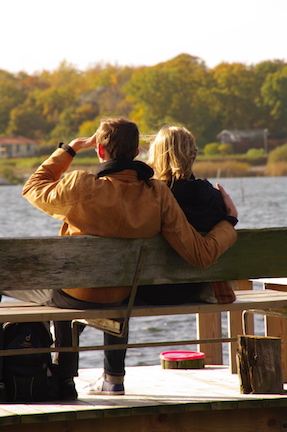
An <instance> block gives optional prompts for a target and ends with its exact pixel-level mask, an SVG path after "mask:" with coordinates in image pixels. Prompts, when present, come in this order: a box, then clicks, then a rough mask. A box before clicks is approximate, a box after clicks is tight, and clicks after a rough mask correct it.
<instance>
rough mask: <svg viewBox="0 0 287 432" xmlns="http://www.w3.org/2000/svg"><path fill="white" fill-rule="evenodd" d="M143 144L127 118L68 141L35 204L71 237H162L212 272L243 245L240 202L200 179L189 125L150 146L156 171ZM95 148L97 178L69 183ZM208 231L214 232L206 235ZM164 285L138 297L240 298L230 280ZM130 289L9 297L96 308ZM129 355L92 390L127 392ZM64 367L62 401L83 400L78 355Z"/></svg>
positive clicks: (39, 176)
mask: <svg viewBox="0 0 287 432" xmlns="http://www.w3.org/2000/svg"><path fill="white" fill-rule="evenodd" d="M138 145H139V131H138V127H137V125H136V124H135V123H133V122H131V121H128V120H125V119H122V118H111V119H105V120H103V121H102V122H101V124H100V126H99V128H98V130H97V131H96V133H95V134H94V135H93V136H92V137H89V138H76V139H75V140H73V141H71V142H70V144H68V145H67V144H63V143H60V145H59V148H58V149H57V150H56V151H55V152H53V154H52V155H51V156H50V157H49V158H48V159H47V160H46V161H45V162H44V163H43V164H42V165H41V166H40V167H39V168H38V169H37V170H36V172H35V173H34V174H32V176H31V177H30V178H29V180H28V181H27V183H26V184H25V186H24V188H23V196H24V197H25V198H27V199H28V200H29V202H30V203H31V204H32V205H33V206H35V207H37V208H38V209H40V210H42V211H44V212H45V213H47V214H49V215H50V216H52V217H55V218H57V219H60V220H62V221H63V225H62V227H61V230H60V233H59V235H61V236H64V235H66V236H67V235H68V236H70V235H84V234H85V235H95V236H103V237H121V238H148V237H153V236H155V235H156V234H158V233H161V234H162V235H163V237H164V238H165V239H166V240H167V241H168V243H169V244H170V245H171V246H172V247H173V248H174V249H175V250H176V251H177V252H178V253H179V255H181V257H182V258H184V259H185V260H186V261H188V262H189V263H190V264H192V265H194V266H196V267H200V268H205V267H208V266H210V265H211V264H212V263H213V262H214V261H215V260H216V259H217V258H218V257H219V256H220V255H221V254H222V253H223V252H225V251H226V250H227V249H228V248H229V247H230V246H232V245H233V244H234V243H235V241H236V238H237V235H236V231H235V229H234V225H235V224H236V223H237V210H236V208H235V206H234V204H233V202H232V200H231V199H230V197H229V196H228V195H227V193H226V192H225V191H224V189H223V188H222V187H221V186H219V185H218V190H217V189H215V188H213V186H212V185H211V184H210V183H209V182H208V181H207V180H203V181H202V180H196V179H195V178H194V176H193V162H194V160H195V157H196V154H197V148H196V145H195V141H194V138H193V136H192V134H191V133H190V132H189V131H187V130H186V129H185V128H176V127H165V128H163V129H162V130H161V131H160V132H159V133H158V135H157V137H156V139H155V141H154V142H153V144H152V146H151V149H150V164H151V166H152V167H153V169H152V168H151V167H150V166H149V165H147V164H145V163H143V162H140V161H137V160H135V161H134V158H135V157H136V156H137V155H138ZM90 147H95V148H96V151H97V153H98V157H99V161H100V164H99V165H98V166H97V169H96V172H95V174H91V173H88V172H85V171H72V172H69V173H67V174H66V175H65V176H63V177H62V174H63V173H65V171H67V169H68V168H69V166H70V164H71V162H72V160H73V157H74V156H75V155H76V154H77V152H78V151H79V150H81V149H87V148H90ZM177 201H178V202H177ZM185 215H186V216H185ZM198 231H204V232H206V231H208V232H207V234H206V235H204V236H203V235H201V234H200V233H199V232H198ZM108 259H109V257H107V260H108ZM74 271H75V272H76V271H77V269H75V270H74ZM157 288H158V289H155V288H153V289H152V290H150V289H149V287H147V286H141V287H139V290H138V295H137V301H138V302H146V303H150V304H157V303H158V302H160V303H162V304H164V303H167V304H173V303H175V304H178V303H184V302H188V301H189V300H190V299H192V298H194V295H195V293H196V296H199V298H200V299H201V300H202V301H204V300H205V301H209V302H219V303H223V302H232V301H234V299H235V297H234V293H233V291H232V289H231V287H230V285H229V284H228V283H227V284H225V283H222V285H221V286H219V285H218V283H215V284H213V285H211V284H183V285H182V286H179V287H178V286H177V287H176V289H175V288H174V287H173V286H168V285H164V286H159V287H157ZM130 289H131V288H130V287H128V286H123V287H120V288H119V287H117V288H113V287H108V288H75V289H74V288H72V289H68V290H59V291H57V290H53V289H51V290H29V291H28V290H27V291H12V292H11V291H10V292H2V293H3V294H6V295H8V296H12V297H15V298H17V299H19V300H24V301H32V302H35V303H39V304H46V305H52V306H56V307H59V308H72V309H96V308H102V307H106V306H107V305H109V306H110V305H116V306H118V305H120V304H122V303H124V302H125V301H126V299H127V298H128V296H129V293H130ZM54 325H55V344H56V346H71V327H70V322H64V321H61V322H55V323H54ZM127 339H128V336H124V337H120V338H118V337H116V336H113V335H111V334H108V333H104V343H105V344H106V345H112V344H119V343H123V344H125V343H127ZM125 354H126V351H125V350H124V349H123V350H111V351H108V350H107V351H105V352H104V373H103V375H102V377H100V378H99V379H98V380H96V381H95V382H93V383H91V384H89V385H88V387H87V388H86V391H87V394H91V395H95V394H111V395H121V394H124V375H125ZM55 362H56V363H57V364H58V366H57V368H58V374H59V377H60V387H61V388H60V398H61V399H63V400H72V399H76V398H77V391H76V388H75V384H74V380H73V377H74V376H77V373H78V353H63V352H60V353H58V355H57V358H56V359H55ZM0 381H1V379H0Z"/></svg>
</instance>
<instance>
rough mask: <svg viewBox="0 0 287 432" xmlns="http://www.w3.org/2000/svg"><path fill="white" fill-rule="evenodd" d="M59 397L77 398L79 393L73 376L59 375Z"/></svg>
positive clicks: (62, 398)
mask: <svg viewBox="0 0 287 432" xmlns="http://www.w3.org/2000/svg"><path fill="white" fill-rule="evenodd" d="M59 393H60V394H59V399H60V400H76V399H77V398H78V393H77V390H76V386H75V383H74V378H73V377H59Z"/></svg>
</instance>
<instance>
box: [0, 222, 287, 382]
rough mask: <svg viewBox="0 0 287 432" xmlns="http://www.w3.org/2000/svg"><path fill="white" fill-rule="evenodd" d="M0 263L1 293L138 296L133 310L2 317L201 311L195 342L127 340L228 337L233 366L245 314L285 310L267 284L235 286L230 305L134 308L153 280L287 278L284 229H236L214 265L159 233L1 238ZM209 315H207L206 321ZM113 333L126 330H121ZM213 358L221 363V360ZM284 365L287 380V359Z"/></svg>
mask: <svg viewBox="0 0 287 432" xmlns="http://www.w3.org/2000/svg"><path fill="white" fill-rule="evenodd" d="M0 263H1V264H0V278H1V289H2V290H11V291H13V290H14V289H18V290H19V289H24V290H27V289H34V288H37V289H49V288H53V289H61V288H77V287H86V288H89V287H104V286H126V285H130V286H133V295H132V296H131V299H130V303H129V305H128V307H123V306H122V307H118V308H107V309H97V310H71V309H58V308H53V307H48V306H39V305H36V304H33V303H23V302H22V303H19V302H9V303H2V304H1V306H0V322H7V321H11V322H25V321H49V320H69V321H70V320H83V319H84V320H106V319H113V318H124V319H125V325H127V324H128V320H129V317H130V316H132V317H139V316H158V315H176V314H197V316H199V317H200V327H199V331H198V339H195V340H188V341H172V342H171V341H161V342H147V343H140V344H128V345H127V347H128V348H130V347H143V346H164V345H169V346H172V345H174V346H176V345H187V344H199V345H200V347H201V346H202V345H201V344H204V347H205V348H204V351H205V352H206V351H208V349H210V347H214V346H217V347H218V346H220V347H221V343H222V342H231V360H230V364H231V368H232V370H233V371H235V366H234V365H235V361H234V358H235V351H236V346H237V344H236V340H237V335H239V334H242V333H243V330H242V323H241V313H242V311H243V310H257V309H260V310H261V311H264V312H265V313H267V314H268V311H269V310H271V309H272V310H273V309H282V308H286V307H287V293H286V292H283V291H274V290H269V289H268V290H250V289H247V290H246V289H241V290H238V291H236V296H237V300H236V301H235V302H234V303H231V304H206V303H197V304H185V305H179V306H144V307H143V306H134V305H133V296H134V295H135V292H136V288H137V285H138V284H140V285H145V284H153V285H155V289H156V285H158V284H162V283H185V282H199V281H220V280H237V281H239V286H241V287H244V288H246V286H244V285H242V283H243V282H241V281H248V280H250V279H257V278H270V277H272V278H274V277H276V278H277V277H278V278H279V277H280V278H281V277H286V275H287V265H286V263H287V228H278V229H277V228H274V229H260V230H239V231H238V242H237V243H236V244H235V245H234V246H233V247H232V248H231V249H230V250H229V251H227V252H226V253H225V254H223V255H222V256H221V257H220V258H219V259H218V260H217V261H216V262H215V263H214V264H213V265H212V266H211V267H209V268H208V269H204V270H202V269H198V268H195V267H193V266H191V265H190V264H188V263H187V262H185V261H184V260H183V259H182V258H181V257H180V256H179V255H178V254H177V253H176V252H175V251H174V250H173V249H172V248H171V247H170V246H169V245H168V244H167V242H166V241H165V240H164V239H163V238H162V236H161V235H158V236H156V237H153V238H150V239H118V238H102V237H94V236H74V237H42V238H38V237H37V238H1V239H0ZM245 285H246V284H245ZM247 288H250V282H247ZM221 312H227V313H228V317H229V334H228V337H225V338H222V337H221V334H220V332H221V325H220V317H221ZM204 317H207V319H206V320H204ZM211 319H212V321H210V320H211ZM211 322H212V325H210V323H211ZM109 323H110V322H109V321H108V324H109ZM89 324H90V322H89ZM105 325H106V322H104V326H105ZM95 326H97V327H99V328H100V327H101V323H100V322H99V321H97V322H96V324H95ZM104 328H106V327H104ZM251 328H252V327H251ZM114 330H115V331H116V332H120V331H122V330H123V331H124V329H117V328H116V329H114ZM114 330H112V331H114ZM219 343H220V345H219ZM110 348H111V347H105V346H96V347H95V346H93V347H78V346H76V344H75V343H74V346H73V347H61V348H54V347H52V348H51V349H47V351H48V350H50V351H83V350H91V349H110ZM114 348H117V347H114ZM0 354H1V355H10V354H11V352H7V351H6V352H3V351H2V352H0ZM211 357H212V355H211ZM207 362H208V359H207ZM208 363H210V362H208ZM211 363H212V362H211ZM214 363H218V360H215V362H214ZM285 363H286V364H285V365H284V370H285V373H286V377H287V361H286V362H285Z"/></svg>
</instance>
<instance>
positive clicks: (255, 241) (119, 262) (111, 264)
mask: <svg viewBox="0 0 287 432" xmlns="http://www.w3.org/2000/svg"><path fill="white" fill-rule="evenodd" d="M142 245H146V247H147V257H146V260H145V265H144V268H143V271H142V274H141V278H140V284H162V283H178V282H179V283H182V282H197V281H207V280H238V279H255V278H259V277H284V276H286V274H287V268H286V262H287V228H280V229H276V228H274V229H272V228H271V229H260V230H240V231H238V241H237V243H236V244H235V245H234V246H232V247H231V249H230V250H228V251H227V252H225V253H224V254H223V255H222V256H221V257H220V258H219V259H218V260H217V261H216V262H215V263H214V264H213V265H212V266H211V267H209V268H208V269H204V270H202V269H198V268H195V267H193V266H192V265H190V264H188V263H187V262H186V261H184V260H183V259H182V258H181V257H180V256H179V255H178V254H177V253H176V252H175V251H174V250H173V249H172V248H171V247H170V246H169V245H168V244H167V242H166V241H165V240H164V239H163V237H162V236H161V235H158V236H155V237H153V238H149V239H118V238H103V237H95V236H71V237H70V236H67V237H46V238H18V239H16V238H13V239H9V238H2V239H0V263H1V264H0V274H1V289H2V290H5V289H30V288H33V287H35V286H37V285H39V284H40V286H41V287H42V288H56V289H58V288H78V287H79V286H81V287H83V288H84V287H86V288H88V287H97V286H126V285H131V284H132V275H133V273H134V268H135V266H136V262H137V259H138V254H139V251H140V248H141V246H142Z"/></svg>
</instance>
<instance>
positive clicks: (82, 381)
mask: <svg viewBox="0 0 287 432" xmlns="http://www.w3.org/2000/svg"><path fill="white" fill-rule="evenodd" d="M101 373H102V370H100V369H80V371H79V377H77V378H76V379H75V381H76V386H77V390H78V393H79V399H78V400H77V401H72V402H64V401H61V402H55V403H50V402H48V403H44V402H43V403H39V404H38V403H35V404H8V403H7V404H2V405H1V406H0V428H1V427H4V430H5V432H6V430H7V432H10V431H11V432H12V431H13V432H14V430H15V431H16V430H17V432H18V431H21V430H23V431H25V432H26V430H27V431H28V430H30V429H26V428H31V430H32V431H34V430H35V431H36V430H39V429H34V427H35V428H37V427H38V428H41V431H42V432H44V431H50V430H51V431H53V432H56V431H60V430H61V431H62V430H68V429H65V428H64V429H63V425H64V424H65V425H66V428H68V425H76V424H78V423H77V422H79V426H77V427H78V428H76V426H75V429H71V430H73V431H74V430H75V431H76V430H77V431H78V430H79V431H81V432H83V431H85V430H89V429H88V426H87V429H85V428H84V425H85V424H87V425H88V424H89V425H90V426H91V424H92V425H97V427H99V429H97V430H99V431H102V430H105V429H104V424H106V425H107V424H109V422H111V423H110V424H114V423H113V421H114V420H116V419H117V418H118V417H120V418H121V419H123V420H121V422H122V424H123V425H124V424H126V425H128V426H130V428H131V429H128V430H133V429H132V427H133V425H134V424H135V423H134V422H135V419H136V420H138V421H141V422H143V423H146V422H148V420H147V419H152V418H153V419H154V421H155V420H156V419H157V421H158V419H159V418H161V419H165V418H166V417H159V416H167V418H168V419H169V420H170V421H175V418H177V417H176V416H177V415H179V416H180V419H182V420H181V421H184V418H185V416H190V415H192V416H193V417H192V418H194V419H196V418H197V417H198V418H201V417H200V416H201V415H203V414H204V413H205V412H208V413H209V414H208V417H209V418H213V417H212V416H214V415H215V416H219V418H220V419H221V418H222V419H221V420H220V421H222V422H224V417H222V412H223V413H227V412H230V416H234V413H236V414H237V417H238V416H239V418H240V415H241V414H242V415H243V414H244V415H247V416H248V415H249V414H248V413H249V411H250V410H251V411H252V412H254V413H257V412H258V415H259V412H261V418H262V419H261V420H260V422H262V421H263V420H264V421H266V418H267V417H268V416H269V415H271V414H270V413H272V415H275V414H276V413H277V412H278V416H279V417H280V416H281V417H282V412H286V410H287V395H274V394H270V395H262V394H261V395H245V394H240V387H239V379H238V376H237V375H236V374H231V373H230V371H229V368H228V367H227V366H217V365H216V366H206V367H205V368H204V369H189V370H184V369H182V370H175V369H162V368H161V366H160V365H155V366H138V367H127V371H126V378H125V388H126V394H125V395H124V396H117V397H113V396H91V395H86V394H85V390H84V388H85V386H86V385H87V384H88V383H89V382H91V381H93V380H95V379H96V378H97V377H99V376H100V375H101ZM268 410H269V411H268ZM280 410H281V411H280ZM282 410H283V411H282ZM216 413H217V414H216ZM224 415H225V417H226V415H227V414H224ZM276 415H277V414H276ZM154 416H155V417H154ZM174 416H175V417H174ZM266 416H267V417H266ZM265 417H266V418H265ZM279 417H278V418H279ZM281 417H280V418H281ZM258 418H260V416H259V417H258ZM128 419H130V420H128ZM140 419H141V420H140ZM209 421H211V420H209ZM237 421H238V420H237ZM258 421H259V420H258ZM90 422H92V423H90ZM95 422H96V423H95ZM105 422H106V423H105ZM126 422H128V423H126ZM37 424H38V426H37ZM40 424H41V426H40ZM148 424H149V426H148V427H151V426H150V423H148ZM60 425H62V426H61V427H60ZM81 425H82V426H81ZM8 426H9V427H8ZM227 426H228V425H227ZM70 427H71V426H70ZM81 427H82V428H81ZM146 427H147V426H146ZM260 427H262V425H261V423H260ZM106 430H109V429H106ZM112 430H117V431H118V430H119V431H120V430H123V429H121V428H120V426H119V428H118V429H112ZM143 430H151V429H148V428H146V429H143ZM154 430H155V431H157V430H161V429H160V428H158V429H157V428H156V427H155V428H154ZM168 430H171V431H172V430H177V429H176V428H174V429H172V428H170V429H168ZM199 430H200V431H201V430H202V431H205V430H208V429H205V428H204V427H202V429H199ZM220 430H221V429H220ZM222 430H224V429H222ZM225 430H226V431H228V428H226V429H225ZM234 430H235V429H234ZM236 430H237V429H236ZM238 430H239V429H238ZM245 430H246V431H249V430H251V429H250V428H249V429H248V425H247V423H246V424H245V423H244V425H242V431H245ZM255 430H257V429H254V431H255ZM259 430H261V429H259ZM262 430H266V431H267V430H268V431H269V429H262ZM270 430H271V429H270Z"/></svg>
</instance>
